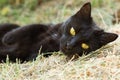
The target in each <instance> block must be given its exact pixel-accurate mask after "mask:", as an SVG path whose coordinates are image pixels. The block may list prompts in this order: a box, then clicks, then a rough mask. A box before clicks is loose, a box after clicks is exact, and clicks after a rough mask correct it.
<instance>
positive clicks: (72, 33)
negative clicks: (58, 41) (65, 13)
mask: <svg viewBox="0 0 120 80" xmlns="http://www.w3.org/2000/svg"><path fill="white" fill-rule="evenodd" d="M70 34H71V35H72V36H75V34H76V32H75V29H74V28H73V27H72V28H71V29H70Z"/></svg>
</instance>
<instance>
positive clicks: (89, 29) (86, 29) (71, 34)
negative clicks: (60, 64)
mask: <svg viewBox="0 0 120 80" xmlns="http://www.w3.org/2000/svg"><path fill="white" fill-rule="evenodd" d="M18 27H19V26H18V25H15V24H5V25H0V31H1V32H0V33H1V34H0V35H1V36H0V61H1V62H2V61H5V60H6V56H7V55H8V56H9V59H10V60H11V61H16V58H18V59H20V60H21V62H23V61H29V60H33V59H35V58H36V57H37V55H38V52H39V49H40V48H42V50H41V52H53V51H59V50H60V51H62V52H63V53H64V54H65V55H67V56H68V58H71V57H72V56H73V55H79V56H82V55H83V53H84V54H88V53H89V52H91V51H94V50H97V49H99V48H100V47H102V46H103V45H106V44H107V43H109V42H112V41H114V40H115V39H116V38H117V37H118V35H117V34H114V33H107V32H104V31H103V30H102V29H100V28H98V27H97V25H96V24H95V22H94V21H93V19H92V17H91V4H90V3H89V2H88V3H86V4H84V5H83V7H82V8H81V9H80V10H79V11H78V12H77V13H76V14H75V15H73V16H71V17H70V18H69V19H68V20H67V21H65V22H63V23H59V24H56V25H45V24H32V25H27V26H24V27H19V28H18ZM14 28H15V29H14ZM11 29H12V30H11ZM4 30H5V31H4Z"/></svg>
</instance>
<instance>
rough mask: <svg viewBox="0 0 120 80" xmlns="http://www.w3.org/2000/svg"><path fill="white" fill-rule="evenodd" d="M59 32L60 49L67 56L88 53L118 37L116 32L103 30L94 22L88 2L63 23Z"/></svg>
mask: <svg viewBox="0 0 120 80" xmlns="http://www.w3.org/2000/svg"><path fill="white" fill-rule="evenodd" d="M61 32H62V37H61V40H60V50H61V51H62V52H63V53H64V54H66V55H68V56H71V55H74V54H78V55H79V56H81V55H83V53H85V54H88V53H89V52H91V51H94V50H97V49H98V48H100V47H102V46H103V45H106V44H107V43H109V42H112V41H114V40H115V39H116V38H117V37H118V35H117V34H114V33H108V32H104V31H103V30H102V29H100V28H99V27H98V26H97V25H96V24H95V22H94V21H93V19H92V17H91V4H90V3H89V2H88V3H86V4H84V5H83V6H82V8H81V9H80V10H79V11H78V12H77V13H76V14H75V15H73V16H71V17H70V18H69V19H68V20H67V21H65V22H64V23H63V25H62V28H61Z"/></svg>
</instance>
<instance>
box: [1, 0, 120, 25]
mask: <svg viewBox="0 0 120 80" xmlns="http://www.w3.org/2000/svg"><path fill="white" fill-rule="evenodd" d="M87 1H91V4H92V16H94V20H95V22H97V24H98V25H100V26H110V25H112V19H113V16H112V15H113V13H114V12H115V11H116V10H118V9H119V8H120V0H0V23H8V22H9V23H17V24H20V25H25V24H32V23H58V22H62V21H65V20H66V19H67V18H69V16H71V15H73V14H74V13H76V12H77V11H78V10H79V9H80V7H81V6H82V5H83V4H84V3H85V2H87Z"/></svg>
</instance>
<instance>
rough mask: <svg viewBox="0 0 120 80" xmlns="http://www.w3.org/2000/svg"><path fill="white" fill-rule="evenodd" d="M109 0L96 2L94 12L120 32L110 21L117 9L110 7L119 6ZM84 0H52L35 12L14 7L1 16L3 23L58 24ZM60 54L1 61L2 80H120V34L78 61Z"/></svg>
mask: <svg viewBox="0 0 120 80" xmlns="http://www.w3.org/2000/svg"><path fill="white" fill-rule="evenodd" d="M107 1H108V2H109V0H106V1H105V2H104V1H103V5H102V7H100V8H99V6H97V5H96V3H97V2H94V1H93V7H94V8H93V14H92V15H93V16H94V18H95V21H96V22H97V23H98V24H99V25H101V27H102V28H104V29H106V30H107V31H109V32H115V33H117V34H119V35H120V24H116V25H111V23H110V21H111V19H112V18H111V14H112V13H113V12H112V11H113V10H114V9H115V8H114V7H113V8H111V7H110V6H115V5H114V4H113V5H112V4H111V3H109V4H108V5H106V3H107ZM111 1H113V0H111ZM83 2H84V1H82V0H76V2H74V0H71V1H70V0H61V2H60V1H59V0H52V1H50V2H48V3H44V4H42V5H41V6H40V7H38V8H37V9H36V10H35V11H29V10H28V9H18V10H17V9H11V11H10V14H8V15H7V16H0V17H1V20H0V22H1V23H4V22H14V23H18V24H21V25H24V24H28V23H48V22H53V23H57V22H61V21H64V20H66V19H67V18H68V17H69V16H70V15H72V14H74V13H75V12H76V11H77V10H78V9H79V8H80V4H82V3H83ZM103 6H106V7H107V8H105V7H103ZM95 7H96V8H95ZM23 10H26V11H23ZM106 10H107V11H106ZM98 12H99V14H98ZM106 17H107V18H106ZM58 53H59V52H58ZM58 53H57V54H54V55H52V56H50V57H49V58H44V57H42V56H41V55H40V56H38V57H37V60H36V61H33V62H27V63H23V64H19V63H10V62H9V61H7V63H4V64H3V63H1V64H0V80H119V77H120V36H119V38H118V39H117V40H116V41H114V42H113V43H110V44H108V45H106V46H104V47H103V48H101V49H99V50H97V51H95V52H91V54H90V55H87V56H83V57H80V58H79V59H78V60H76V61H66V60H65V58H66V57H65V56H64V55H59V54H58Z"/></svg>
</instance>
